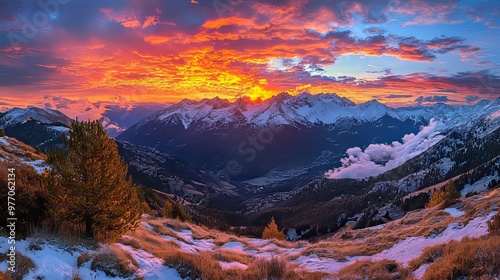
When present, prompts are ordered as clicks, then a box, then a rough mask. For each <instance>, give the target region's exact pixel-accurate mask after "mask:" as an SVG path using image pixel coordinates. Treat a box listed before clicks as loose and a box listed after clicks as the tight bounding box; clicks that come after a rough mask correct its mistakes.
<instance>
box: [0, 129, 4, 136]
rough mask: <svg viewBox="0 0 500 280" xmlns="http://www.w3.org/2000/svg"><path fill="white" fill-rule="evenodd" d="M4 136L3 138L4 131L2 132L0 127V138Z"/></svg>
mask: <svg viewBox="0 0 500 280" xmlns="http://www.w3.org/2000/svg"><path fill="white" fill-rule="evenodd" d="M4 136H5V130H3V128H1V127H0V137H4Z"/></svg>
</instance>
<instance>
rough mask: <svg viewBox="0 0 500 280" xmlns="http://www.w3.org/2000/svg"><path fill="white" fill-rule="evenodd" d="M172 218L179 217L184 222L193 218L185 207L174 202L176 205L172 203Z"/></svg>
mask: <svg viewBox="0 0 500 280" xmlns="http://www.w3.org/2000/svg"><path fill="white" fill-rule="evenodd" d="M172 218H174V219H177V218H178V219H179V220H181V221H183V222H185V221H190V220H191V218H190V217H189V215H188V214H187V213H186V210H184V207H182V205H180V204H178V203H174V205H172Z"/></svg>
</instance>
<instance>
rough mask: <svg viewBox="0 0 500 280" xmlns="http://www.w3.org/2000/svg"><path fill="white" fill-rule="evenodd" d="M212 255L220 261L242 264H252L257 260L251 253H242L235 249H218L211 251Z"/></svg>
mask: <svg viewBox="0 0 500 280" xmlns="http://www.w3.org/2000/svg"><path fill="white" fill-rule="evenodd" d="M211 255H212V257H213V258H215V259H216V260H219V261H225V262H239V263H242V264H246V265H248V264H250V263H252V261H254V260H255V257H254V256H252V255H250V254H245V253H241V252H238V251H234V250H227V249H217V250H215V251H213V252H212V253H211Z"/></svg>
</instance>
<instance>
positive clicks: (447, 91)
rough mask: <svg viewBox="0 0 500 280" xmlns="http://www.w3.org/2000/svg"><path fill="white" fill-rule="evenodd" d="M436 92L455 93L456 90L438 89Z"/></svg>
mask: <svg viewBox="0 0 500 280" xmlns="http://www.w3.org/2000/svg"><path fill="white" fill-rule="evenodd" d="M436 92H445V93H457V92H458V90H456V89H438V90H436Z"/></svg>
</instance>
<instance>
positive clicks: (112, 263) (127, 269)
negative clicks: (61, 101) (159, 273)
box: [90, 245, 139, 278]
mask: <svg viewBox="0 0 500 280" xmlns="http://www.w3.org/2000/svg"><path fill="white" fill-rule="evenodd" d="M138 266H139V265H138V263H137V261H136V260H135V259H134V258H133V257H132V256H131V255H130V253H128V252H126V251H124V250H123V249H121V248H119V247H118V246H116V245H108V246H106V247H105V249H104V250H103V251H101V252H98V253H96V254H94V256H93V259H92V262H91V264H90V269H92V270H94V271H96V270H101V271H103V272H104V273H105V274H106V275H107V276H111V277H122V278H128V277H131V276H133V275H134V274H135V273H136V272H137V268H138Z"/></svg>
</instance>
